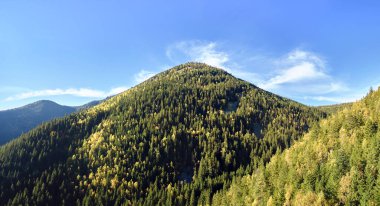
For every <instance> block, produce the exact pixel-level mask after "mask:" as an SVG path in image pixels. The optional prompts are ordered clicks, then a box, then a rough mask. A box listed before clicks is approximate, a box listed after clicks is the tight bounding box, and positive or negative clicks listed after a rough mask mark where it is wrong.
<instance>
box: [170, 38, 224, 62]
mask: <svg viewBox="0 0 380 206" xmlns="http://www.w3.org/2000/svg"><path fill="white" fill-rule="evenodd" d="M217 47H218V44H217V43H216V42H202V41H182V42H178V43H175V44H173V45H171V46H169V47H168V48H167V50H166V56H167V57H169V59H171V60H172V61H173V60H174V56H177V55H178V54H177V53H178V52H179V53H182V54H184V55H185V56H186V57H187V60H188V61H189V60H190V61H196V62H202V63H206V64H208V65H211V66H215V67H219V68H225V67H226V65H225V63H226V62H228V61H229V55H228V54H227V53H226V52H223V51H220V50H217ZM174 61H175V60H174Z"/></svg>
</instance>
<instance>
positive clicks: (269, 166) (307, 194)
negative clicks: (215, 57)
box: [0, 63, 379, 205]
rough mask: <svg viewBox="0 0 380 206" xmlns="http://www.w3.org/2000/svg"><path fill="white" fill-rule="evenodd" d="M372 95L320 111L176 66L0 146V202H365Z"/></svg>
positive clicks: (372, 191) (374, 168)
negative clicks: (335, 108) (331, 109)
mask: <svg viewBox="0 0 380 206" xmlns="http://www.w3.org/2000/svg"><path fill="white" fill-rule="evenodd" d="M378 97H379V95H378V92H371V93H370V94H369V96H368V97H366V98H365V99H364V100H362V101H361V102H359V103H356V104H354V105H353V106H352V108H350V107H347V108H345V109H344V108H343V109H342V110H339V112H338V113H336V114H335V115H334V114H332V115H328V113H329V112H327V111H326V110H322V109H320V108H315V107H308V106H305V105H302V104H300V103H297V102H294V101H292V100H289V99H286V98H283V97H280V96H277V95H275V94H272V93H270V92H266V91H264V90H262V89H260V88H258V87H256V86H254V85H252V84H250V83H248V82H245V81H243V80H240V79H237V78H235V77H233V76H232V75H230V74H229V73H227V72H225V71H224V70H221V69H218V68H214V67H210V66H208V65H206V64H202V63H186V64H182V65H179V66H176V67H174V68H172V69H169V70H167V71H164V72H162V73H160V74H158V75H156V76H154V77H152V78H150V79H148V80H147V81H145V82H143V83H141V84H139V85H137V86H135V87H133V88H131V89H129V90H127V91H125V92H123V93H121V94H119V95H116V96H114V97H112V98H109V99H107V100H106V101H104V102H102V103H101V104H99V105H96V106H94V107H91V108H89V109H86V110H82V111H79V112H77V113H74V114H71V115H69V116H66V117H64V118H58V119H55V120H53V121H50V122H47V123H43V124H42V125H40V126H38V127H37V128H35V129H33V130H31V131H30V132H28V133H26V134H23V135H21V136H20V137H19V138H17V139H15V140H13V141H11V142H10V143H8V144H6V145H4V146H1V147H0V202H1V204H2V205H210V204H220V205H224V204H225V205H248V204H251V203H253V204H257V205H265V204H275V205H280V204H281V205H282V204H291V203H293V204H295V205H297V204H298V205H300V204H301V205H302V204H303V203H309V202H310V203H311V202H314V203H316V204H317V203H321V204H322V203H323V204H359V203H363V204H365V203H374V204H375V203H376V202H379V200H377V199H376V198H378V197H379V195H377V193H376V192H377V189H376V188H377V187H378V182H379V180H378V178H377V173H378V164H377V161H376V160H377V159H378V151H379V150H378V149H377V145H378V144H377V140H376V139H377V138H376V137H377V123H378V118H377V116H378V115H376V114H378V113H377V112H378V111H377V109H378V108H379V107H378V105H377V103H376V102H378V101H377V99H378ZM327 116H329V117H328V119H327V120H322V119H324V118H326V117H327ZM319 121H321V122H320V123H318V122H319ZM310 128H311V130H310V132H308V131H309V129H310ZM292 145H293V146H292Z"/></svg>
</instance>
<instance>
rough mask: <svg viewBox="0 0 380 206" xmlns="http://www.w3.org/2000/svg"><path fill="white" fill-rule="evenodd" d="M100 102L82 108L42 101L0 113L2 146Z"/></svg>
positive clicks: (0, 139) (0, 142)
mask: <svg viewBox="0 0 380 206" xmlns="http://www.w3.org/2000/svg"><path fill="white" fill-rule="evenodd" d="M100 102H101V101H92V102H89V103H87V104H84V105H81V106H77V107H70V106H64V105H59V104H57V103H55V102H53V101H49V100H40V101H37V102H33V103H31V104H28V105H25V106H22V107H18V108H15V109H9V110H4V111H0V145H1V144H5V143H6V142H8V141H10V140H12V139H14V138H16V137H18V136H20V135H21V134H22V133H26V132H28V131H29V130H31V129H33V128H34V127H36V126H37V125H39V124H41V123H42V122H46V121H50V120H52V119H54V118H59V117H64V116H65V115H68V114H71V113H73V112H76V111H80V110H83V109H87V108H90V107H93V106H95V105H97V104H99V103H100Z"/></svg>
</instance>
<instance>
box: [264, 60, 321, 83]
mask: <svg viewBox="0 0 380 206" xmlns="http://www.w3.org/2000/svg"><path fill="white" fill-rule="evenodd" d="M327 77H328V76H327V75H326V74H325V73H323V72H321V71H318V69H317V68H316V67H315V65H314V64H313V63H311V62H300V63H299V64H296V65H294V66H292V67H290V68H287V69H284V70H281V71H280V74H278V75H276V76H274V77H272V78H270V79H269V80H268V81H267V82H266V83H264V84H262V85H260V86H261V87H262V88H263V89H274V88H276V87H278V86H279V85H281V84H285V83H295V82H301V81H305V80H311V79H323V78H327Z"/></svg>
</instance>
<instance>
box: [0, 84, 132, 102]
mask: <svg viewBox="0 0 380 206" xmlns="http://www.w3.org/2000/svg"><path fill="white" fill-rule="evenodd" d="M127 89H128V88H127V87H116V88H112V89H111V90H110V91H101V90H94V89H88V88H79V89H76V88H70V89H45V90H36V91H28V92H23V93H19V94H16V95H13V96H10V97H8V98H6V99H5V101H14V100H22V99H29V98H35V97H49V96H60V95H71V96H76V97H90V98H105V97H107V96H112V95H115V94H118V93H120V92H122V91H125V90H127Z"/></svg>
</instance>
